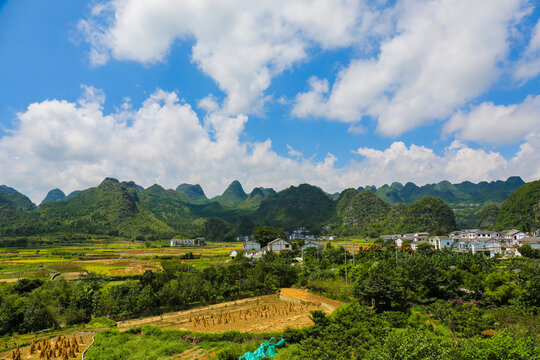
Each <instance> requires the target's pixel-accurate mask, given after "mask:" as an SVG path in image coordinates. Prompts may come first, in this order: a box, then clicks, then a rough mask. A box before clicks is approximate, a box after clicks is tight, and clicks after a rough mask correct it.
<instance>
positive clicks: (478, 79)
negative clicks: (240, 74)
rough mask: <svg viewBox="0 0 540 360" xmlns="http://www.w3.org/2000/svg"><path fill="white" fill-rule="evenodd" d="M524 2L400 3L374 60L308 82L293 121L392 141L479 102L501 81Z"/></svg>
mask: <svg viewBox="0 0 540 360" xmlns="http://www.w3.org/2000/svg"><path fill="white" fill-rule="evenodd" d="M522 3H523V1H521V0H481V1H468V0H457V1H456V0H434V1H423V0H402V1H398V2H397V5H396V13H395V15H394V18H395V32H394V34H393V36H391V37H389V38H388V39H387V40H383V41H382V42H381V43H380V52H379V53H378V55H377V56H376V57H374V58H369V59H366V58H359V59H356V60H354V61H352V62H351V64H350V65H349V66H348V67H347V68H345V69H343V70H341V71H340V72H339V73H338V76H337V79H336V81H335V83H334V84H333V86H332V88H331V89H330V91H329V93H328V94H326V93H327V92H328V88H327V85H326V84H327V83H326V80H319V79H311V80H310V82H309V85H310V89H309V90H308V91H307V92H306V93H301V94H299V95H298V96H297V98H296V102H297V104H296V106H295V108H294V109H293V114H295V115H297V116H300V117H308V116H318V117H326V118H329V119H335V120H339V121H344V122H358V121H360V120H361V118H362V117H363V116H365V115H368V116H372V117H374V118H376V119H377V121H378V131H379V132H381V133H382V134H385V135H390V136H397V135H399V134H401V133H403V132H405V131H407V130H409V129H412V128H414V127H417V126H420V125H422V124H425V123H426V122H430V121H433V120H435V119H445V118H446V117H448V116H449V115H451V114H452V113H453V112H454V110H455V109H456V108H458V107H461V106H463V105H464V104H466V103H467V102H468V101H470V100H471V99H473V98H475V97H477V96H479V95H481V94H482V93H483V92H485V91H486V90H487V89H489V87H490V86H491V85H492V84H493V83H494V82H495V81H496V80H497V79H498V76H499V74H500V72H501V70H500V68H499V62H501V61H503V60H504V59H505V58H506V56H507V54H508V46H509V45H508V42H507V40H508V38H509V36H510V35H509V34H510V29H511V28H512V26H513V25H514V24H515V22H516V21H517V20H519V19H520V17H521V16H522V15H523V13H522V11H521V5H522Z"/></svg>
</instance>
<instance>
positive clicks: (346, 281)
mask: <svg viewBox="0 0 540 360" xmlns="http://www.w3.org/2000/svg"><path fill="white" fill-rule="evenodd" d="M344 254H345V284H348V283H349V280H347V279H348V278H347V248H345V253H344Z"/></svg>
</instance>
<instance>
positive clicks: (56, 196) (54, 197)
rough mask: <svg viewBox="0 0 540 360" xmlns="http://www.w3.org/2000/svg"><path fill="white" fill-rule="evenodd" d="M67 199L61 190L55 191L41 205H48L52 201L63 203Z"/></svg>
mask: <svg viewBox="0 0 540 360" xmlns="http://www.w3.org/2000/svg"><path fill="white" fill-rule="evenodd" d="M65 199H66V194H64V192H63V191H62V190H60V189H53V190H51V191H49V192H48V193H47V196H45V199H43V201H42V202H41V204H40V205H43V204H46V203H48V202H52V201H62V200H65Z"/></svg>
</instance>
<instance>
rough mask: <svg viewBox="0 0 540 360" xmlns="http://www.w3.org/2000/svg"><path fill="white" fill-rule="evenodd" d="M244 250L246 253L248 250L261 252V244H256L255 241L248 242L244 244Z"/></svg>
mask: <svg viewBox="0 0 540 360" xmlns="http://www.w3.org/2000/svg"><path fill="white" fill-rule="evenodd" d="M242 250H244V251H246V250H256V251H259V250H261V244H259V243H258V242H255V241H246V242H245V243H243V244H242Z"/></svg>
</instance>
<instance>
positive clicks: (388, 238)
mask: <svg viewBox="0 0 540 360" xmlns="http://www.w3.org/2000/svg"><path fill="white" fill-rule="evenodd" d="M379 237H380V238H381V239H383V240H384V241H386V240H396V239H398V238H400V237H401V235H400V234H391V235H381V236H379Z"/></svg>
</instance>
